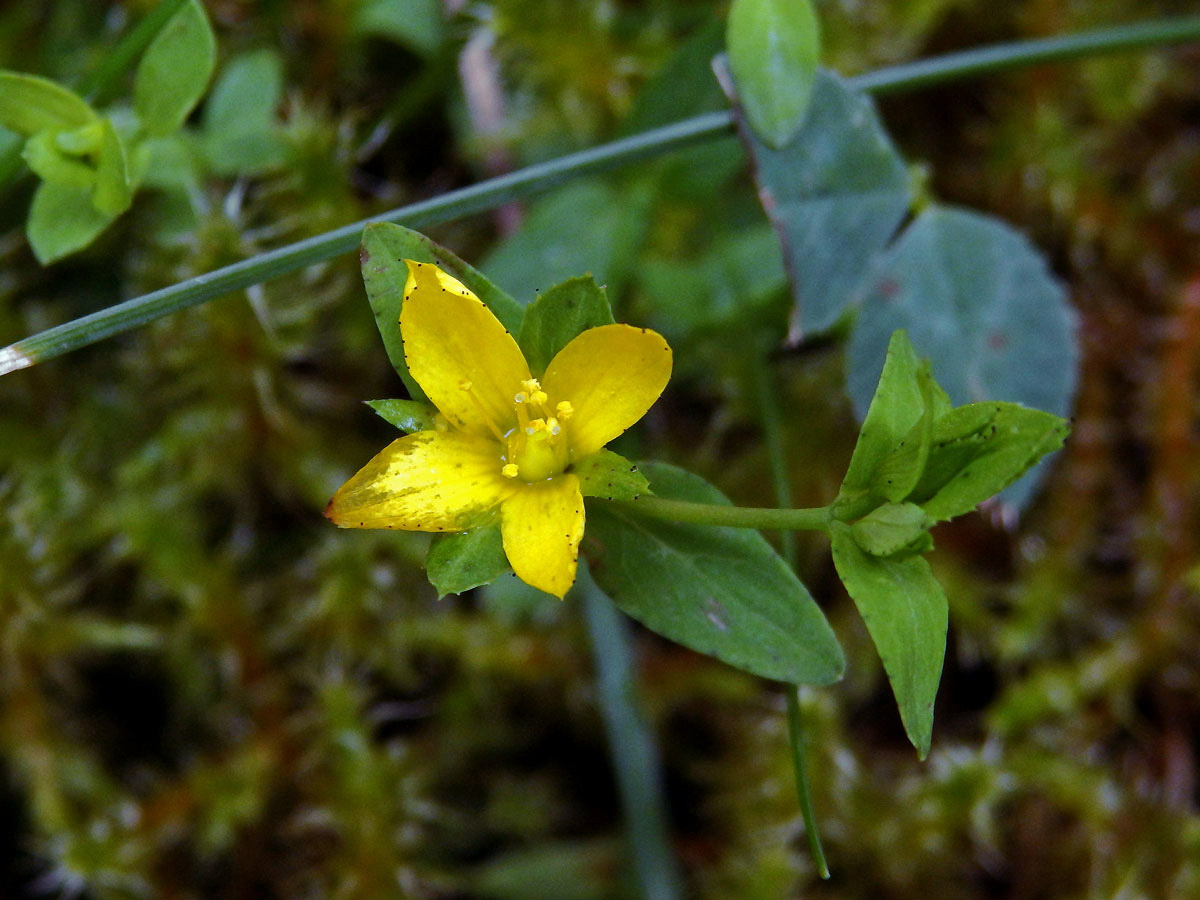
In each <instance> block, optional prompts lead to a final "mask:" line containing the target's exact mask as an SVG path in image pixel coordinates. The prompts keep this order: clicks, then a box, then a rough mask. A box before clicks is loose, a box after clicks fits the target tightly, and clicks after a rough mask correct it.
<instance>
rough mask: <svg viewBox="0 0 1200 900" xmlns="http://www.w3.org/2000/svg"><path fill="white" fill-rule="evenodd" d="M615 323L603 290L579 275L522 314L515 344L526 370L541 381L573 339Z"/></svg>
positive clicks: (557, 286) (539, 297)
mask: <svg viewBox="0 0 1200 900" xmlns="http://www.w3.org/2000/svg"><path fill="white" fill-rule="evenodd" d="M615 321H616V320H615V319H613V314H612V307H611V306H609V304H608V294H607V293H606V292H605V290H604V288H603V287H601V286H600V285H598V284H596V280H595V279H594V278H592V276H591V275H580V276H578V277H576V278H571V279H568V280H567V281H564V282H562V283H561V284H556V285H554V287H552V288H550V289H549V290H547V291H544V292H543V293H541V294H540V295H538V298H537V299H536V300H534V301H533V303H531V304H530V305H529V307H528V308H527V309H526V310H525V319H524V321H522V322H521V333H520V337H518V339H517V343H518V344H520V345H521V350H522V351H524V353H525V359H526V360H527V361H528V362H529V368H530V370H531V371H532V372H533V374H534V375H535V376H538V377H541V374H542V373H543V372H545V371H546V367H547V366H549V365H550V360H552V359H554V355H555V354H556V353H558V351H559V350H561V349H562V348H563V347H565V346H567V344H569V343H570V342H571V340H572V339H573V338H575V336H576V335H578V334H579V333H580V332H583V331H586V330H587V329H589V328H596V327H598V326H600V325H611V324H613V322H615Z"/></svg>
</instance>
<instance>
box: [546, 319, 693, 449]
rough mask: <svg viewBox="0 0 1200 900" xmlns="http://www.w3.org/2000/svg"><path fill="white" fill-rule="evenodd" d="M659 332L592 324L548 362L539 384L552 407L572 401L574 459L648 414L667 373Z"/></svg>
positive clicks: (666, 352)
mask: <svg viewBox="0 0 1200 900" xmlns="http://www.w3.org/2000/svg"><path fill="white" fill-rule="evenodd" d="M671 363H672V356H671V348H670V346H668V345H667V342H666V341H665V340H664V339H663V337H662V335H660V334H658V333H657V332H654V331H650V330H649V329H646V328H634V327H633V326H632V325H602V326H600V327H599V328H590V329H588V330H587V331H585V332H583V333H582V334H580V335H579V336H578V337H576V338H575V339H574V340H572V341H571V342H570V343H569V344H567V346H565V347H563V348H562V350H560V351H559V352H558V355H556V356H555V357H554V359H552V360H551V361H550V365H549V367H548V368H547V369H546V375H545V377H544V378H542V388H543V389H544V390H545V391H546V393H547V394H548V395H549V397H550V404H551V405H552V406H553V405H555V404H557V403H560V402H562V401H564V400H565V401H567V402H569V403H570V404H571V409H572V412H571V418H570V422H569V423H568V427H567V433H568V437H569V440H570V445H571V453H572V455H573V457H574V458H575V459H583V458H584V457H585V456H590V455H591V454H593V453H595V452H596V451H597V450H599V449H600V448H602V447H603V446H604V445H605V444H607V443H608V442H609V441H611V440H612V439H613V438H615V437H616V436H617V435H619V434H620V433H621V432H623V431H624V430H625V429H626V428H628V427H629V426H630V425H632V424H633V423H634V422H636V421H637V420H638V419H640V418H641V417H642V416H644V415H645V414H646V411H647V410H648V409H650V407H651V406H653V405H654V401H655V400H657V399H658V398H659V395H660V394H662V392H663V389H664V388H665V387H666V386H667V382H668V381H669V380H670V378H671Z"/></svg>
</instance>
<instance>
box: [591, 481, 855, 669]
mask: <svg viewBox="0 0 1200 900" xmlns="http://www.w3.org/2000/svg"><path fill="white" fill-rule="evenodd" d="M641 470H642V472H643V473H644V474H645V475H646V476H647V477H648V478H649V480H650V486H651V487H652V488H653V490H654V492H655V493H656V494H657V495H659V496H662V497H668V498H672V499H679V500H692V501H697V502H701V503H728V502H729V501H728V500H726V499H725V497H724V496H722V495H721V493H720V492H719V491H717V490H716V488H714V487H712V486H711V485H709V484H708V483H706V482H705V481H704V480H703V479H701V478H699V477H697V476H695V475H691V474H689V473H687V472H684V471H682V470H680V469H676V468H674V467H673V466H667V465H662V464H646V465H643V466H642V467H641ZM584 552H585V553H586V554H587V557H588V561H589V565H590V568H591V572H592V576H593V578H594V579H595V580H596V583H597V584H598V585H599V586H600V587H601V588H602V589H603V590H604V591H605V592H606V593H607V594H608V595H609V596H610V597H612V598H613V601H614V602H615V603H616V604H617V606H619V607H620V608H621V609H622V610H624V611H625V612H626V613H628V614H629V615H630V616H632V617H633V618H635V619H637V620H638V621H640V622H641V623H642V624H643V625H645V626H646V627H647V628H649V629H651V630H652V631H655V632H657V633H659V634H661V635H662V636H663V637H666V638H669V639H670V640H673V641H677V642H678V643H680V644H683V645H684V646H686V647H690V648H692V649H693V650H696V651H697V652H700V653H704V654H706V655H709V656H714V657H716V658H717V659H720V660H722V661H724V662H726V663H728V664H729V665H731V666H735V667H736V668H739V669H744V670H745V671H747V672H752V673H754V674H756V675H761V676H763V677H765V678H775V679H778V680H780V681H787V682H791V683H794V684H803V683H808V684H829V683H831V682H833V681H836V680H837V679H838V678H840V677H841V676H842V671H843V669H844V667H845V660H844V658H843V656H842V651H841V647H839V646H838V642H837V639H836V638H835V637H834V635H833V631H832V630H831V629H830V627H829V624H828V623H827V622H826V621H825V617H824V615H822V613H821V610H820V609H819V608H818V607H817V605H816V603H814V602H813V599H812V597H811V596H810V595H809V593H808V591H807V589H805V587H804V585H803V584H801V583H800V581H799V580H798V579H797V578H796V576H795V575H794V574H793V573H792V571H791V570H790V569H789V568H788V567H787V566H786V565H785V564H784V563H783V561H782V560H781V559H780V558H779V556H778V555H777V554H776V553H775V551H774V550H772V549H771V546H770V545H769V544H768V543H767V542H766V541H765V540H764V539H763V537H762V535H760V534H758V533H757V532H752V531H747V530H744V529H738V528H713V527H709V526H699V525H685V524H679V523H673V522H665V521H662V520H659V519H652V518H650V517H647V516H641V515H638V514H637V512H636V510H630V509H629V508H627V507H624V506H614V505H609V504H605V503H594V504H591V505H589V507H588V511H587V528H586V531H585V533H584Z"/></svg>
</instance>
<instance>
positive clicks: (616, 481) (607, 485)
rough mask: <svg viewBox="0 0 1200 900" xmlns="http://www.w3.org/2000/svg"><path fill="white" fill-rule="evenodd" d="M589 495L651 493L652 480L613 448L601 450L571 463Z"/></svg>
mask: <svg viewBox="0 0 1200 900" xmlns="http://www.w3.org/2000/svg"><path fill="white" fill-rule="evenodd" d="M571 471H572V472H574V473H575V475H576V476H578V478H579V489H580V491H582V492H583V496H585V497H600V498H602V499H604V500H636V499H637V498H638V497H640V496H641V495H642V494H648V493H650V484H649V482H647V481H646V476H645V475H643V474H642V473H641V471H640V470H639V469H638V467H637V466H635V465H634V464H633V463H631V462H630V461H629V460H627V459H626V458H625V457H623V456H621V455H620V454H618V453H613V452H612V451H611V450H599V451H597V452H596V453H593V454H592V455H591V456H589V457H586V458H585V459H583V460H581V461H580V462H577V463H575V464H574V465H573V466H572V467H571Z"/></svg>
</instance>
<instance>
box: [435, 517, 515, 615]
mask: <svg viewBox="0 0 1200 900" xmlns="http://www.w3.org/2000/svg"><path fill="white" fill-rule="evenodd" d="M509 571H511V569H510V567H509V565H508V557H506V556H505V555H504V545H503V541H502V539H501V537H500V525H499V523H495V524H492V525H486V526H484V527H482V528H475V529H472V530H471V531H466V532H462V533H459V534H439V535H438V536H437V537H435V538H434V539H433V541H432V542H431V543H430V545H429V552H428V553H427V554H426V556H425V574H426V575H427V576H428V577H429V583H430V584H432V585H433V586H434V587H435V588H436V589H437V592H438V597H445V596H446V595H447V594H461V593H462V592H463V591H469V590H470V589H471V588H476V587H479V586H480V585H482V584H490V583H491V582H493V581H495V580H496V579H497V578H499V577H500V576H501V575H504V574H506V573H507V572H509Z"/></svg>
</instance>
